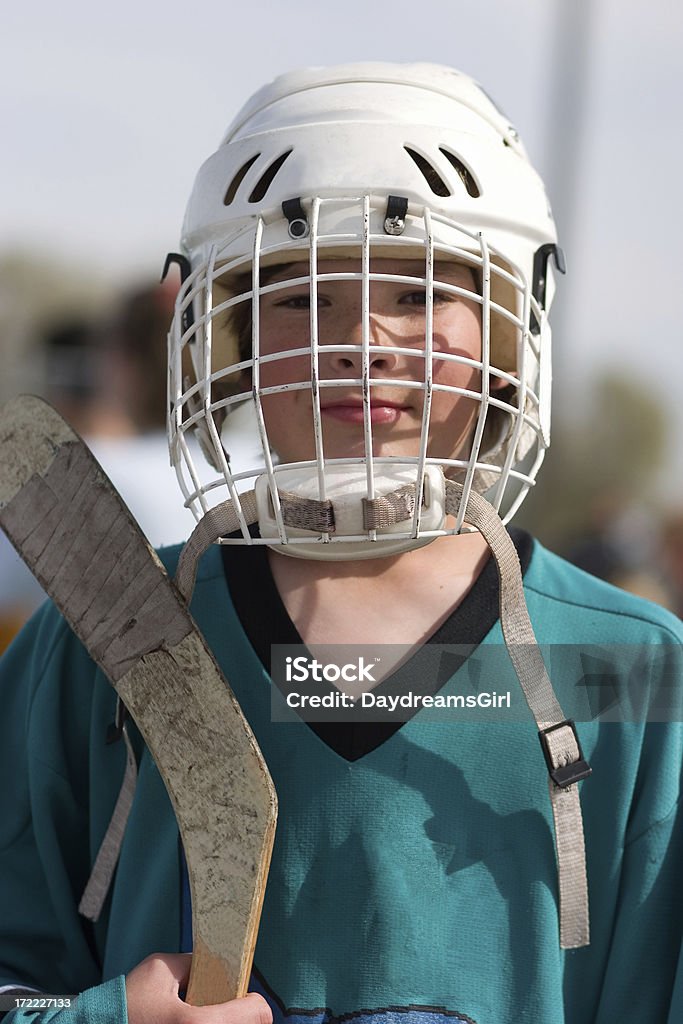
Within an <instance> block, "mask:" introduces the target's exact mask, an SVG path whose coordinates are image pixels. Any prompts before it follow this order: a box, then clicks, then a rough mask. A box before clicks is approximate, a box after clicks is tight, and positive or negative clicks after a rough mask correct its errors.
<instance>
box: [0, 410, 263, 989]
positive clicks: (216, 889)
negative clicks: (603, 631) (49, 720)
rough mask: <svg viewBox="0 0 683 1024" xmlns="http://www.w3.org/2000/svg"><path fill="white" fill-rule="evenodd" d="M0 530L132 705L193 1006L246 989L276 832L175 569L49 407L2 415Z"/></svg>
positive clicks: (252, 750)
mask: <svg viewBox="0 0 683 1024" xmlns="http://www.w3.org/2000/svg"><path fill="white" fill-rule="evenodd" d="M0 526H1V527H2V529H3V530H4V531H5V532H6V534H7V536H8V537H9V539H10V540H11V542H12V543H13V545H14V546H15V548H16V549H17V551H18V552H19V554H20V555H21V557H22V558H23V559H24V561H25V562H26V564H27V565H28V566H29V568H30V569H31V570H32V572H33V573H34V574H35V576H36V578H37V579H38V581H39V582H40V583H41V584H42V586H43V587H44V589H45V591H46V592H47V593H48V594H49V596H50V597H51V598H52V599H53V601H54V602H55V604H56V605H57V607H58V608H59V610H60V611H61V612H62V614H63V615H64V617H65V619H66V620H67V622H68V623H69V625H70V626H71V628H72V629H73V631H74V632H75V633H76V635H77V636H78V637H79V639H80V640H81V641H82V643H83V644H84V646H85V647H86V649H87V650H88V652H89V654H90V655H91V657H92V658H93V659H94V661H95V662H96V663H97V664H98V665H99V666H100V668H102V670H103V671H104V672H105V673H106V675H107V676H108V678H109V679H110V681H111V682H112V683H113V685H114V687H115V688H116V691H117V693H118V694H119V696H120V697H121V698H122V700H123V701H124V703H125V705H126V707H127V708H128V710H129V711H130V713H131V715H132V717H133V719H134V720H135V722H136V724H137V726H138V728H139V729H140V732H141V734H142V736H143V738H144V740H145V742H146V744H147V746H148V747H149V750H150V752H151V754H152V756H153V758H154V760H155V762H156V764H157V767H158V769H159V772H160V774H161V776H162V778H163V780H164V783H165V785H166V788H167V790H168V793H169V796H170V798H171V802H172V804H173V808H174V810H175V814H176V818H177V821H178V827H179V829H180V834H181V837H182V841H183V845H184V849H185V855H186V858H187V865H188V873H189V876H190V888H191V893H192V927H193V935H194V956H193V960H192V973H191V975H190V983H189V986H188V991H187V1000H188V1002H190V1003H193V1004H194V1005H198V1006H202V1005H206V1004H210V1003H219V1002H224V1001H226V1000H228V999H234V998H235V997H236V996H241V995H244V994H245V993H246V991H247V984H248V980H249V973H250V970H251V961H252V956H253V951H254V945H255V943H256V934H257V929H258V921H259V916H260V912H261V905H262V902H263V895H264V891H265V885H266V878H267V874H268V866H269V863H270V853H271V849H272V843H273V838H274V834H275V821H276V813H277V811H276V807H277V804H276V797H275V790H274V787H273V783H272V781H271V778H270V775H269V774H268V769H267V768H266V765H265V762H264V760H263V757H262V755H261V752H260V750H259V748H258V746H257V744H256V740H255V739H254V736H253V733H252V731H251V729H250V727H249V725H248V724H247V722H246V720H245V718H244V716H243V715H242V712H241V710H240V708H239V705H238V704H237V701H236V700H235V698H234V696H233V694H232V692H231V690H230V688H229V686H228V684H227V682H226V681H225V678H224V677H223V675H222V673H221V671H220V669H219V668H218V666H217V664H216V662H215V661H214V659H213V657H212V655H211V653H210V652H209V650H208V648H207V647H206V645H205V643H204V641H203V639H202V636H201V634H200V633H199V630H198V629H197V627H196V625H195V624H194V622H193V621H192V619H191V618H190V615H189V614H188V612H187V609H186V607H185V604H184V602H183V601H182V600H181V599H180V597H179V595H178V593H177V591H176V590H175V588H174V586H173V584H172V583H171V582H170V580H169V578H168V576H167V575H166V572H165V570H164V568H163V566H162V565H161V562H160V561H159V559H158V558H157V556H156V554H155V553H154V552H153V550H152V549H151V548H150V546H149V544H148V543H147V540H146V539H145V537H144V535H143V533H142V532H141V530H140V529H139V527H138V525H137V523H136V522H135V521H134V519H133V518H132V516H131V514H130V512H129V511H128V509H127V508H126V506H125V505H124V503H123V501H122V500H121V498H120V497H119V495H118V494H117V493H116V491H115V490H114V488H113V486H112V484H111V482H110V481H109V479H108V478H107V477H106V476H105V474H104V472H103V471H102V469H101V468H100V466H99V465H98V463H97V462H96V461H95V459H94V458H93V456H92V455H91V454H90V452H89V450H88V449H87V447H86V446H85V444H84V443H83V442H82V441H81V439H80V438H79V437H78V436H77V435H76V434H75V433H74V432H73V430H71V428H70V427H69V426H68V425H67V424H66V423H65V422H64V420H62V418H61V417H60V416H59V415H58V414H57V413H56V412H55V411H54V410H53V409H52V408H51V407H50V406H49V405H47V404H46V403H45V402H42V401H41V400H40V399H37V398H32V397H22V398H18V399H14V400H12V401H11V402H9V403H8V404H7V405H5V406H4V408H3V409H1V410H0Z"/></svg>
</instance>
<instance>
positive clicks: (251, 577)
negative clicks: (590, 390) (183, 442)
mask: <svg viewBox="0 0 683 1024" xmlns="http://www.w3.org/2000/svg"><path fill="white" fill-rule="evenodd" d="M509 532H510V536H511V537H512V540H513V542H514V545H515V547H516V548H517V554H518V555H519V560H520V562H521V565H522V572H523V573H524V572H526V570H527V567H528V565H529V562H530V561H531V553H532V550H533V539H532V538H531V537H530V535H529V534H528V533H526V532H525V531H524V530H518V529H511V530H510V531H509ZM221 553H222V556H223V570H224V572H225V579H226V583H227V585H228V589H229V591H230V596H231V598H232V602H233V604H234V606H235V611H236V612H237V615H238V617H239V619H240V622H241V623H242V628H243V629H244V632H245V633H246V635H247V638H248V639H249V642H250V643H251V645H252V647H253V648H254V651H255V652H256V654H257V655H258V657H259V659H260V661H261V663H262V664H263V667H264V668H265V670H266V672H268V674H270V652H271V645H272V644H297V645H300V646H301V645H303V641H302V639H301V637H300V636H299V633H298V631H297V628H296V626H295V625H294V623H293V622H292V620H291V619H290V617H289V615H288V614H287V610H286V608H285V606H284V604H283V602H282V598H281V597H280V594H279V592H278V590H277V587H276V586H275V582H274V580H273V577H272V575H271V572H270V566H269V564H268V549H267V547H266V546H265V545H262V544H258V545H254V546H252V547H250V546H247V545H233V544H230V545H227V544H224V545H223V546H222V547H221ZM497 619H498V572H497V570H496V566H495V562H494V561H493V559H492V558H489V559H488V561H487V562H486V564H485V565H484V568H483V569H482V571H481V573H480V574H479V576H478V577H477V579H476V580H475V582H474V584H473V585H472V587H471V588H470V590H469V592H468V593H467V595H466V596H465V598H464V599H463V600H462V602H461V603H460V605H459V606H458V607H457V608H456V610H455V611H454V612H453V613H452V614H451V615H450V616H449V617H448V618H447V619H446V621H445V622H443V623H442V624H441V625H440V626H439V628H438V629H437V630H436V631H435V632H434V633H433V634H432V636H431V637H430V638H429V639H428V640H427V641H426V643H427V644H449V645H458V647H460V648H462V647H465V648H469V649H470V650H473V649H474V648H475V647H476V646H477V645H478V644H480V643H481V641H482V640H483V639H484V637H485V636H486V635H487V633H488V632H489V631H490V630H491V629H492V628H493V626H494V624H495V623H496V621H497ZM410 664H411V661H410V660H409V661H408V662H407V663H406V664H405V665H404V666H402V669H399V672H403V671H404V670H409V666H410ZM398 674H399V673H394V675H393V676H390V677H389V678H388V679H385V680H383V681H382V682H381V683H380V684H379V685H378V686H377V687H376V688H375V690H374V691H373V692H375V693H377V694H379V693H381V692H383V690H384V691H386V692H390V691H391V690H393V689H394V679H395V677H396V676H397V675H398ZM446 681H447V680H446V679H443V678H437V677H434V680H433V682H432V683H431V685H430V690H427V691H425V692H434V693H436V692H437V691H438V689H440V687H441V686H443V685H444V683H445V682H446ZM306 724H307V725H308V726H309V727H310V728H311V729H312V730H313V732H314V733H315V734H316V735H317V736H318V737H319V738H320V739H321V740H322V741H323V742H324V743H326V744H327V745H328V746H329V747H331V748H332V749H333V750H334V751H336V753H337V754H339V755H340V756H341V757H344V758H346V760H347V761H357V760H358V758H360V757H363V756H364V755H365V754H368V753H370V751H372V750H375V749H376V748H377V747H379V746H380V745H381V744H382V743H384V742H385V741H386V740H388V739H389V737H390V736H393V734H394V733H395V732H396V731H397V730H398V729H400V728H401V726H402V725H403V724H404V723H403V722H401V721H396V722H395V721H391V722H336V721H335V722H307V723H306Z"/></svg>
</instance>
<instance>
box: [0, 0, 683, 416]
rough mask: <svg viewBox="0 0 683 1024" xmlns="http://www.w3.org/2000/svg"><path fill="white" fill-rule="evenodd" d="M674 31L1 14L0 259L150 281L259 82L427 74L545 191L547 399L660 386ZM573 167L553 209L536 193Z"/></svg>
mask: <svg viewBox="0 0 683 1024" xmlns="http://www.w3.org/2000/svg"><path fill="white" fill-rule="evenodd" d="M568 2H571V3H573V4H578V5H581V6H583V7H586V8H587V9H590V11H591V12H592V37H591V45H590V46H589V47H588V48H585V49H584V52H583V65H581V55H576V59H575V60H574V62H573V63H574V66H575V67H583V73H582V77H581V81H582V82H583V83H584V84H585V97H586V108H585V122H584V136H583V143H582V140H581V137H580V136H579V135H577V134H575V128H574V126H573V124H571V123H567V124H563V123H562V116H561V117H560V118H559V120H558V118H553V116H552V110H551V108H552V106H553V102H552V98H553V95H554V74H555V72H556V70H557V68H558V67H559V63H558V59H557V51H556V50H555V49H554V36H553V28H554V25H555V23H556V19H557V14H558V10H559V7H560V5H561V4H562V3H565V4H566V3H568ZM682 28H683V13H682V11H681V9H680V7H679V6H678V5H676V4H672V3H670V2H668V0H648V3H643V2H642V0H593V2H592V3H589V2H588V0H514V2H510V0H479V2H476V3H473V2H472V0H467V2H465V0H423V2H420V3H409V2H407V0H393V2H392V3H391V4H387V3H384V2H382V3H378V2H374V3H373V2H372V0H344V2H343V3H339V4H333V3H327V4H325V5H323V4H320V3H319V2H313V0H290V2H285V3H283V4H281V5H276V4H273V3H272V0H271V2H266V0H248V2H245V3H234V2H231V0H222V2H220V3H218V2H217V0H205V2H204V3H195V4H192V3H187V2H183V3H181V2H179V0H168V2H165V3H155V2H149V0H117V3H115V4H111V5H109V6H105V5H99V4H98V5H95V4H92V3H85V2H83V0H62V2H60V3H54V2H52V0H33V2H32V3H27V4H21V5H19V4H10V3H8V2H7V3H5V5H4V11H3V15H2V39H1V40H0V82H1V83H2V88H1V89H0V138H2V149H3V159H2V189H1V190H0V253H2V252H3V251H5V250H7V249H8V248H10V247H12V246H21V247H22V248H23V249H24V250H33V251H36V250H37V251H46V252H47V253H50V254H55V255H57V256H62V255H64V256H68V257H69V259H70V260H71V261H72V262H74V263H75V264H79V263H81V264H83V265H84V266H87V267H89V268H91V269H95V270H98V269H99V270H101V272H102V274H106V275H107V276H108V277H110V278H112V279H115V280H126V279H130V278H131V277H132V276H133V275H135V274H138V273H144V274H146V275H150V276H152V277H153V276H154V275H156V274H157V273H158V271H159V268H160V266H161V263H162V261H163V256H164V254H165V253H166V251H168V250H169V249H174V248H176V246H177V240H178V234H179V229H180V223H181V220H182V215H183V210H184V206H185V202H186V200H187V197H188V195H189V190H190V188H191V185H192V180H193V177H194V174H195V172H196V170H197V169H198V167H199V164H200V163H201V162H202V161H203V160H204V159H205V158H206V157H207V156H208V155H209V153H210V152H211V151H212V150H213V149H214V148H215V146H216V144H217V143H218V141H219V139H220V137H221V135H222V133H223V131H224V129H225V128H226V126H227V125H228V123H229V122H230V120H231V118H232V116H233V115H234V113H235V112H236V111H237V109H238V108H239V107H240V106H241V105H242V103H243V102H244V100H246V99H247V97H248V96H249V95H250V94H251V93H252V92H253V91H254V90H255V89H256V88H258V87H259V86H260V85H261V84H262V83H263V82H264V81H266V80H267V79H270V78H272V77H273V76H274V75H276V74H278V73H280V72H282V71H285V70H288V69H290V68H293V67H296V66H300V65H306V64H308V65H310V64H331V63H336V62H342V61H349V60H362V59H373V58H374V59H391V60H430V61H435V62H440V63H446V64H451V65H453V66H455V67H459V68H461V69H462V70H464V71H466V72H468V73H470V74H472V75H473V76H474V77H475V78H477V79H478V80H479V81H481V83H482V84H483V85H484V86H485V88H486V89H487V91H488V92H489V93H490V94H491V95H492V96H493V97H494V98H495V99H496V101H497V102H498V104H499V105H500V106H501V107H502V108H503V109H504V110H505V111H506V112H507V113H508V114H509V116H510V117H511V119H512V120H513V122H515V123H516V124H517V126H518V128H519V130H520V133H521V135H522V138H523V139H524V141H525V143H526V145H527V149H528V150H529V151H530V154H531V156H532V159H533V160H534V162H535V163H536V165H537V166H538V168H539V170H540V171H541V172H542V173H544V174H546V175H550V176H551V177H552V178H553V180H549V181H548V186H549V190H550V192H551V198H553V201H554V204H555V207H556V213H557V216H558V221H559V222H560V229H561V235H562V237H561V241H564V242H565V247H566V249H567V250H568V251H567V258H568V263H569V268H570V274H569V276H568V278H567V280H566V283H565V287H564V302H563V309H562V314H563V315H562V317H561V331H560V332H559V333H558V334H556V342H557V349H558V360H557V365H558V367H559V368H560V369H561V379H560V380H559V381H558V384H559V392H560V396H562V393H563V388H565V389H566V388H567V386H568V385H569V384H570V383H571V384H572V385H574V384H575V383H576V382H579V383H580V382H581V381H582V380H583V379H584V378H585V377H586V375H587V374H588V373H589V371H590V370H591V368H593V367H595V366H596V364H597V365H600V364H605V363H610V364H611V365H616V366H627V367H630V368H631V369H632V370H633V371H635V372H638V373H639V374H642V377H643V379H644V380H646V381H648V382H650V384H653V383H654V384H655V385H656V386H657V385H659V386H661V382H662V381H663V380H665V379H666V380H671V379H673V380H676V381H678V380H680V378H681V375H682V373H683V345H682V344H681V341H682V339H681V328H680V316H679V313H678V304H679V301H680V300H679V292H680V273H679V270H678V265H679V260H680V237H681V233H682V232H683V216H682V214H681V209H682V201H681V188H680V182H681V179H682V178H683V141H682V136H681V131H680V123H681V118H680V98H681V96H682V95H683V62H682V61H681V59H680V54H681V52H682V44H683V31H682ZM575 157H576V160H577V161H578V176H577V179H576V188H575V198H576V204H575V207H574V211H573V212H571V210H568V209H567V205H566V197H565V196H563V195H557V194H555V195H553V184H554V183H555V184H557V186H558V188H559V187H560V186H561V174H560V171H559V170H558V163H560V164H561V163H562V162H564V163H566V162H567V161H570V162H571V161H573V160H574V158H575ZM579 158H580V159H579ZM563 220H564V223H563ZM676 393H677V392H676ZM674 402H675V403H676V404H679V403H677V400H676V399H674Z"/></svg>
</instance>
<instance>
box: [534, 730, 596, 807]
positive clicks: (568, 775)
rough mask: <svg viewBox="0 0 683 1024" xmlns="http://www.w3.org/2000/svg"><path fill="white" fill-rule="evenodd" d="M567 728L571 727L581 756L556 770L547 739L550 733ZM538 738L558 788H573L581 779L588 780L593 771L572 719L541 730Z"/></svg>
mask: <svg viewBox="0 0 683 1024" xmlns="http://www.w3.org/2000/svg"><path fill="white" fill-rule="evenodd" d="M565 726H569V728H570V729H571V731H572V732H573V733H574V739H575V740H576V746H577V747H578V750H579V756H578V758H577V760H576V761H572V762H571V763H570V764H562V765H560V766H559V767H558V768H556V767H555V765H554V764H553V762H552V758H551V756H550V748H549V746H548V741H547V739H546V737H547V735H548V733H551V732H556V731H557V730H558V729H564V727H565ZM538 738H539V740H540V741H541V749H542V751H543V756H544V758H545V763H546V765H547V766H548V774H549V775H550V778H551V779H552V780H553V782H554V783H555V785H556V786H560V787H561V788H562V789H565V788H566V787H567V786H572V785H573V784H574V783H575V782H581V779H587V778H588V776H589V775H590V774H591V772H592V771H593V769H592V768H591V766H590V765H589V763H588V761H586V760H585V758H584V756H583V750H582V749H581V744H580V743H579V737H578V734H577V732H576V725H575V724H574V722H573V720H572V719H571V718H567V719H565V721H564V722H558V724H557V725H550V726H548V728H547V729H539V731H538Z"/></svg>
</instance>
